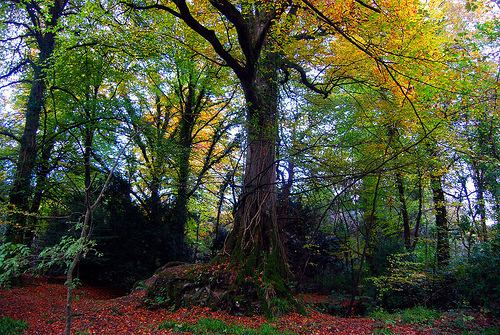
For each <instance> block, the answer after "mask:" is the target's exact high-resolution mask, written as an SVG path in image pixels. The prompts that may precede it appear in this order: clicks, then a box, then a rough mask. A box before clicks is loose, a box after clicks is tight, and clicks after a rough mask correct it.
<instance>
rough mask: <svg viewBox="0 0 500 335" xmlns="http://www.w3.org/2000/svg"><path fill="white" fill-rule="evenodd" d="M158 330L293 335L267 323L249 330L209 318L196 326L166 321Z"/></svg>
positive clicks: (210, 334)
mask: <svg viewBox="0 0 500 335" xmlns="http://www.w3.org/2000/svg"><path fill="white" fill-rule="evenodd" d="M158 329H167V330H168V329H170V330H173V331H174V332H191V333H194V334H200V335H201V334H203V335H227V334H231V335H293V334H292V333H290V332H280V331H278V330H277V329H276V328H274V327H273V326H271V325H269V324H267V323H264V324H262V325H261V326H260V327H259V328H249V327H246V326H242V325H234V324H227V323H225V322H224V321H222V320H216V319H207V318H203V319H200V320H199V321H198V323H196V324H188V323H177V322H174V321H165V322H163V323H161V324H160V325H159V326H158Z"/></svg>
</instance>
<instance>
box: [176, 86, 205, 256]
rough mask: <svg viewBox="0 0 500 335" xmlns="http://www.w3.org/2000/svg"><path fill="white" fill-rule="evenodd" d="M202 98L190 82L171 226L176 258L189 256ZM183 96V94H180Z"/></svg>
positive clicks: (182, 115) (180, 133)
mask: <svg viewBox="0 0 500 335" xmlns="http://www.w3.org/2000/svg"><path fill="white" fill-rule="evenodd" d="M182 89H183V88H182V87H179V91H180V92H182ZM200 94H201V96H199V97H196V92H195V87H194V84H193V82H192V81H191V80H190V81H189V83H188V87H187V94H186V95H185V96H182V100H184V103H183V105H182V106H181V109H182V114H181V119H180V121H179V147H180V152H179V156H178V166H179V175H178V176H179V181H178V186H177V199H176V202H175V211H174V212H175V218H174V220H173V222H172V224H171V238H172V242H173V250H172V251H171V252H174V253H177V254H176V255H175V256H174V255H173V256H174V258H176V259H183V258H185V257H186V256H187V253H186V246H185V238H184V232H185V229H186V225H187V222H188V219H189V212H188V201H189V194H188V192H189V190H188V188H189V174H190V170H191V169H190V165H189V160H190V158H191V151H192V145H193V138H192V136H193V134H192V133H193V128H194V122H195V119H196V114H197V112H198V111H197V110H196V109H197V107H198V106H199V105H198V104H197V103H196V101H195V99H201V98H202V96H203V95H204V93H203V92H202V93H200ZM179 95H183V93H179Z"/></svg>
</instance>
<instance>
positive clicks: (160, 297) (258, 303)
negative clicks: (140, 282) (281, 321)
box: [144, 263, 294, 315]
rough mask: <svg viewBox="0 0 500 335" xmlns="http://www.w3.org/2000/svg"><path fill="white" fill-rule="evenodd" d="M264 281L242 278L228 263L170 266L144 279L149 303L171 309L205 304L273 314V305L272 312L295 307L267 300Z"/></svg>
mask: <svg viewBox="0 0 500 335" xmlns="http://www.w3.org/2000/svg"><path fill="white" fill-rule="evenodd" d="M261 284H262V283H260V282H259V281H258V280H253V279H252V278H251V277H246V278H245V280H241V278H240V277H239V276H238V275H237V274H236V273H235V271H234V270H231V269H230V268H229V267H228V266H227V264H217V263H215V264H174V265H166V266H163V267H162V268H160V269H159V270H158V271H157V272H156V273H155V275H154V276H153V277H151V278H150V279H148V280H146V281H145V282H144V286H145V287H146V296H145V303H146V304H147V305H148V306H150V307H152V308H168V309H171V310H176V309H179V308H181V307H190V306H202V307H209V308H211V309H213V310H225V311H228V312H230V313H232V314H237V315H252V314H262V313H264V314H269V313H268V312H269V310H270V308H269V306H270V305H272V306H274V305H276V307H277V308H276V311H275V310H273V311H272V314H282V313H284V312H287V311H288V310H290V309H294V308H290V306H292V305H293V303H292V304H290V303H288V302H286V301H285V299H279V298H278V297H273V298H272V300H270V301H265V300H264V299H263V294H262V291H263V288H262V285H261ZM285 307H286V308H285ZM272 308H274V307H272Z"/></svg>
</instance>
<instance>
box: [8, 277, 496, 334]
mask: <svg viewBox="0 0 500 335" xmlns="http://www.w3.org/2000/svg"><path fill="white" fill-rule="evenodd" d="M143 294H144V292H141V291H136V292H134V293H132V294H130V295H126V296H122V297H118V296H117V295H116V294H113V293H111V292H110V291H109V290H107V289H103V288H98V287H91V286H83V287H82V288H80V289H78V290H76V301H75V303H74V313H75V316H74V328H73V329H74V332H73V333H74V334H76V335H84V334H85V335H94V334H99V335H115V334H116V335H127V334H134V335H140V334H191V333H189V332H179V331H177V332H175V331H174V330H171V329H168V330H159V329H158V326H159V325H160V324H161V323H162V322H165V321H170V322H174V323H179V324H188V323H189V324H190V323H192V324H194V323H196V322H197V321H198V320H199V319H200V318H210V319H218V320H223V321H224V322H226V323H229V324H241V325H245V326H248V327H258V326H259V325H261V324H263V323H266V322H267V323H270V324H271V325H272V326H274V327H276V328H277V329H279V330H280V331H285V330H287V331H290V332H292V333H293V334H297V335H303V334H307V335H330V334H332V335H333V334H335V335H347V334H352V335H363V334H405V335H410V334H411V335H417V334H433V335H434V334H435V335H438V334H447V335H448V334H450V335H451V334H461V333H463V332H462V331H460V332H457V329H456V328H454V326H453V325H454V324H453V323H450V320H447V316H446V314H443V315H444V316H443V317H442V318H440V319H439V320H436V321H435V322H434V323H433V324H431V325H425V326H423V325H418V324H402V323H400V322H396V323H391V324H388V323H384V322H381V321H376V320H374V319H371V318H367V317H350V318H344V317H337V316H332V315H327V314H322V313H320V312H317V311H314V310H310V311H309V313H308V315H300V314H296V313H291V314H287V315H284V316H282V317H279V318H276V319H274V320H271V321H269V320H266V319H265V318H264V317H260V316H255V317H243V316H231V315H228V314H227V313H224V312H215V311H210V310H209V309H207V308H198V307H194V308H190V309H180V310H177V311H175V312H172V311H168V310H149V309H147V308H145V307H144V306H143V305H142V303H141V298H142V296H143ZM310 298H311V299H312V300H315V299H319V300H321V299H322V298H321V297H315V296H312V297H310ZM65 299H66V287H65V286H64V285H63V281H62V280H54V279H50V278H37V279H34V278H28V279H24V281H23V284H22V285H21V286H18V287H15V288H12V289H9V290H0V317H10V318H14V319H20V320H24V321H26V322H27V323H28V329H27V330H26V331H25V332H24V333H23V334H25V335H35V334H36V335H60V334H61V333H62V330H63V329H64V323H65V320H64V307H65ZM493 322H494V321H493V320H491V319H489V318H487V317H485V316H483V315H476V316H474V317H473V323H474V326H475V327H478V329H480V328H486V327H487V326H489V325H491V324H492V323H493ZM479 334H481V333H479Z"/></svg>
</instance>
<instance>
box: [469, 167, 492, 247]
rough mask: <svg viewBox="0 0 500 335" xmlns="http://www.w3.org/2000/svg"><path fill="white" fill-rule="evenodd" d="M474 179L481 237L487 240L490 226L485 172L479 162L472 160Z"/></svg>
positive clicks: (482, 239)
mask: <svg viewBox="0 0 500 335" xmlns="http://www.w3.org/2000/svg"><path fill="white" fill-rule="evenodd" d="M472 171H473V174H472V180H473V181H474V187H475V188H476V202H477V211H478V213H479V220H480V227H479V238H480V240H481V241H483V242H485V241H487V240H488V227H487V226H486V202H485V199H484V189H485V187H484V173H483V171H482V169H481V168H480V167H479V166H478V163H477V162H472Z"/></svg>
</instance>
